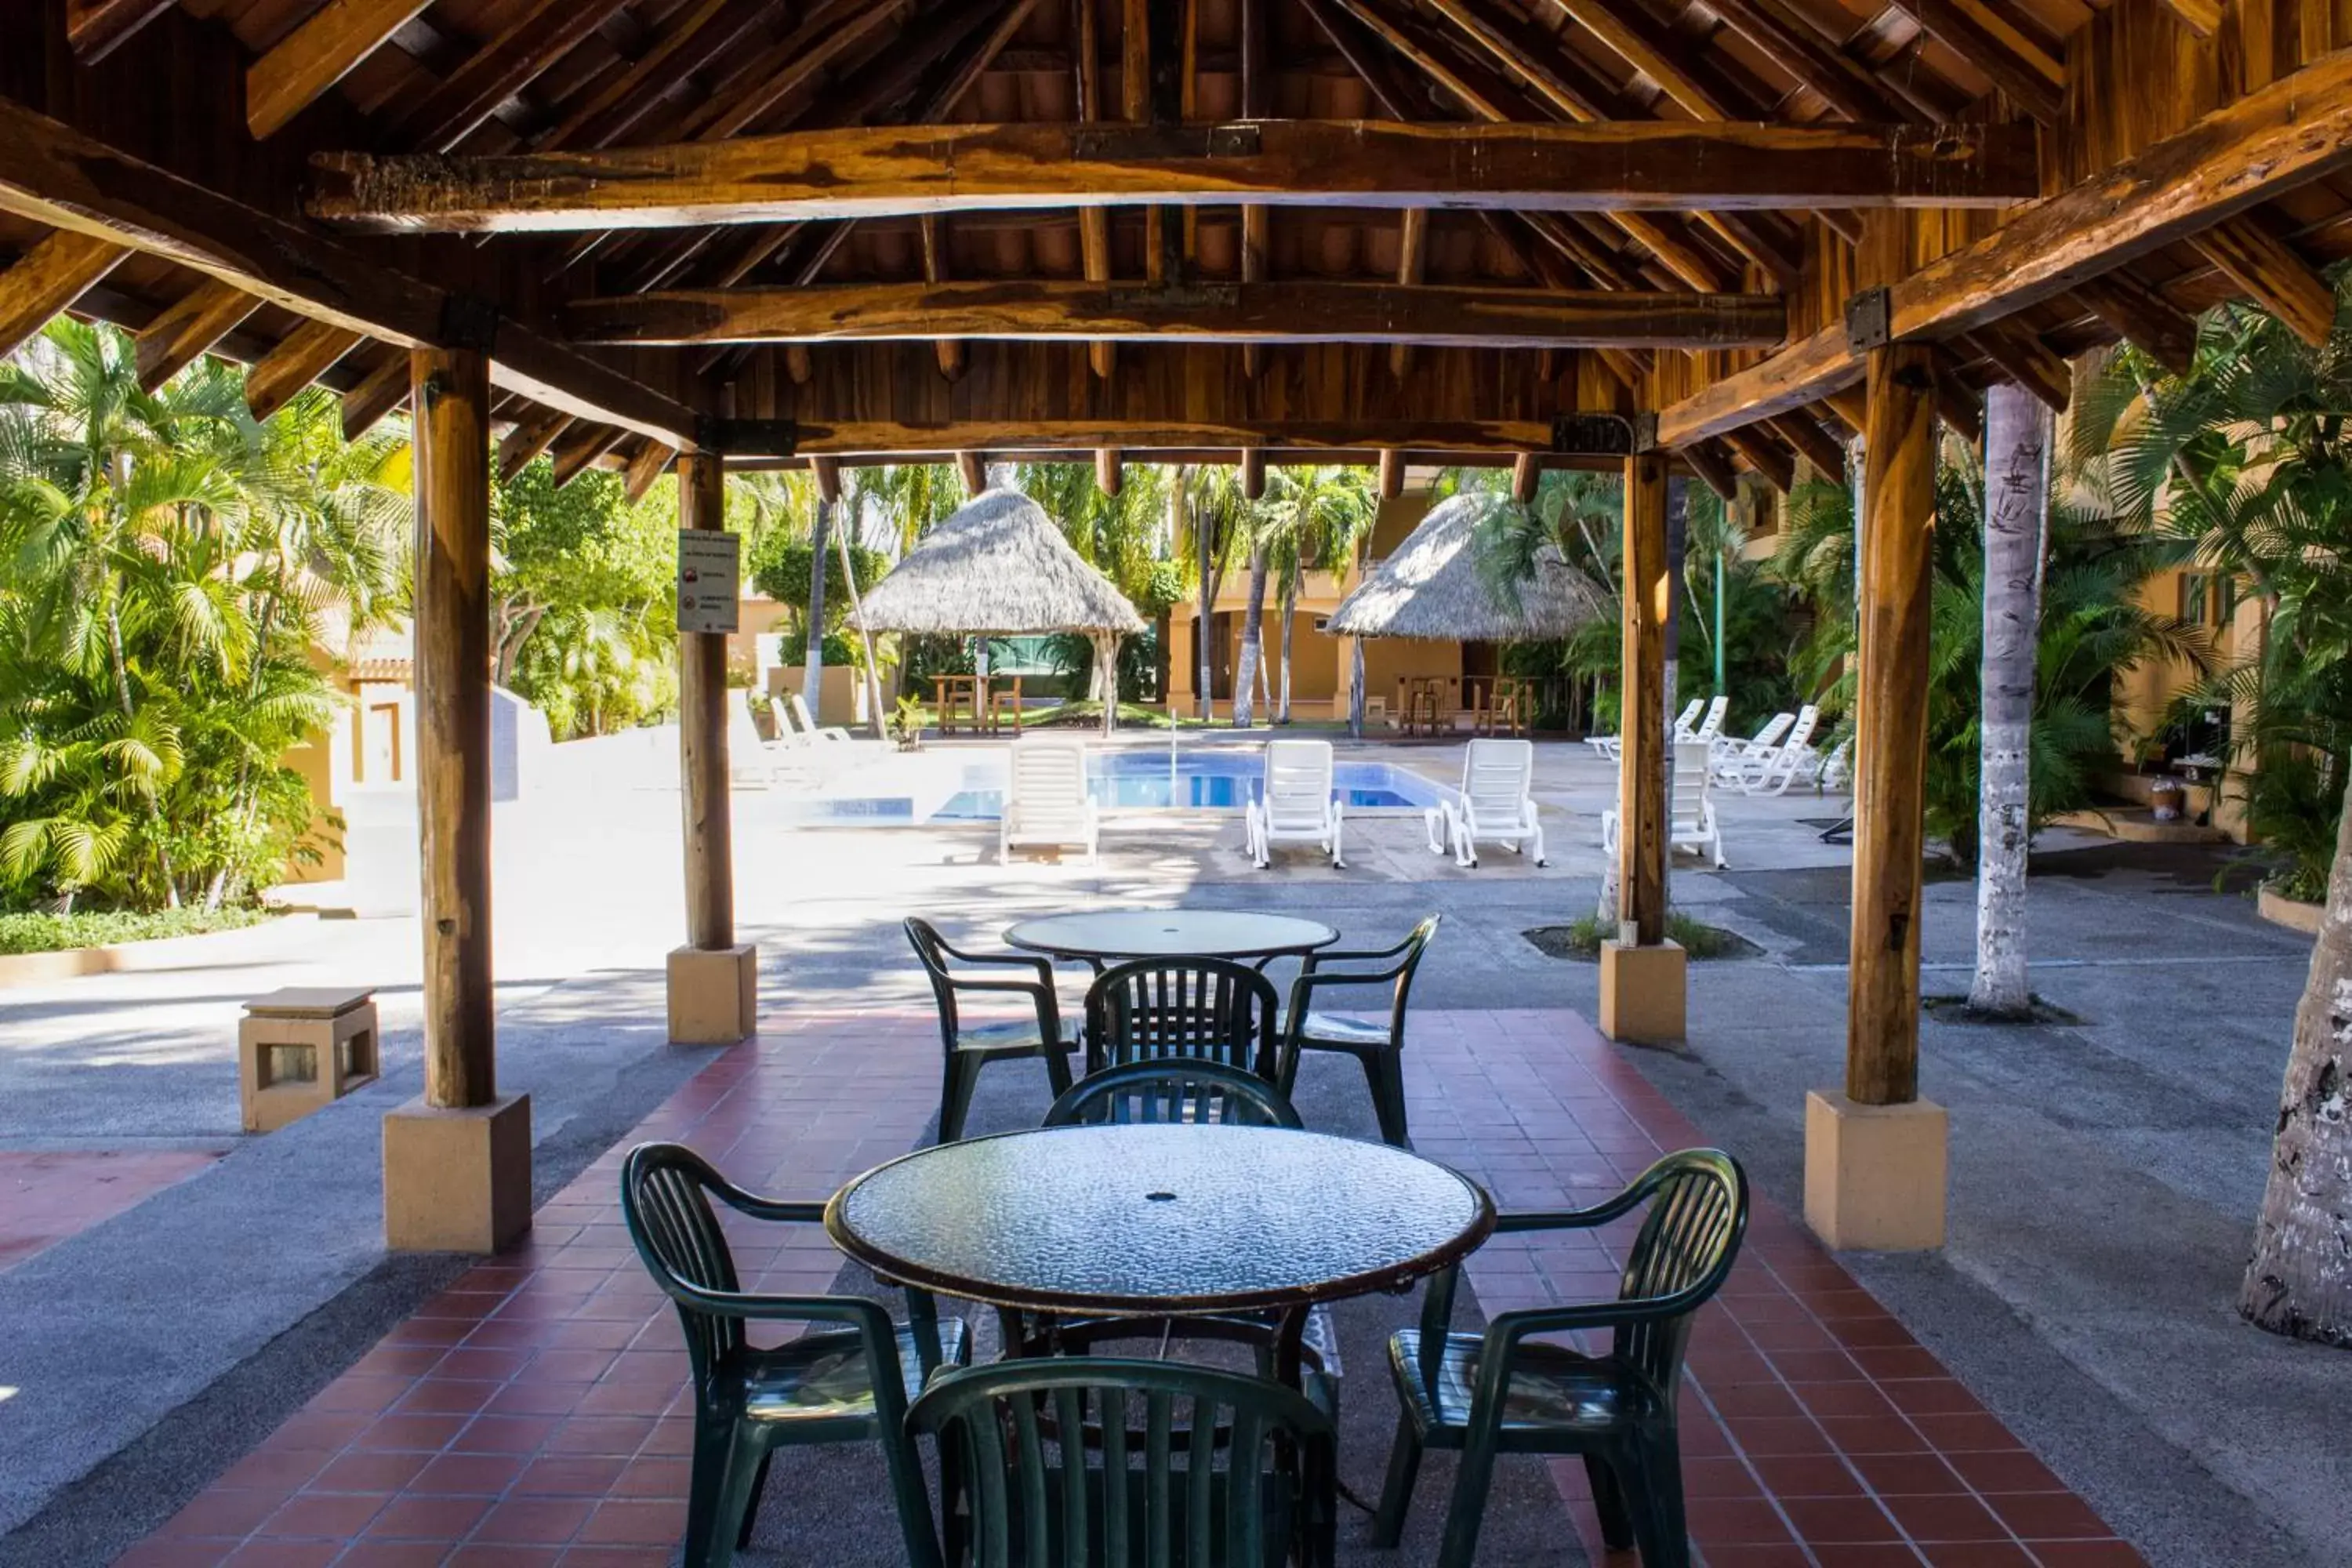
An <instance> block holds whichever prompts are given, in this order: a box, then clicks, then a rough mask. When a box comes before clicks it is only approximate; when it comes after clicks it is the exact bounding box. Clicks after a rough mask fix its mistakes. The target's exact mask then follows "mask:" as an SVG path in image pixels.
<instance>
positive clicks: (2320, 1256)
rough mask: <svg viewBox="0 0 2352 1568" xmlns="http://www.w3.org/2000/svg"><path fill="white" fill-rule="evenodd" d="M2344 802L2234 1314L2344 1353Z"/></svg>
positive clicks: (2351, 1231)
mask: <svg viewBox="0 0 2352 1568" xmlns="http://www.w3.org/2000/svg"><path fill="white" fill-rule="evenodd" d="M2347 995H2352V802H2347V805H2346V808H2345V811H2344V815H2343V819H2342V821H2341V822H2340V823H2339V824H2338V825H2337V826H2336V867H2335V870H2334V872H2333V874H2332V875H2330V876H2329V878H2328V879H2327V908H2326V913H2325V915H2324V916H2323V917H2322V918H2321V921H2320V925H2319V936H2318V938H2317V940H2316V941H2315V942H2313V944H2312V949H2311V973H2310V977H2309V978H2308V979H2307V980H2305V983H2304V987H2303V1004H2302V1005H2301V1006H2299V1007H2297V1008H2296V1009H2295V1015H2294V1049H2293V1051H2292V1053H2291V1054H2290V1055H2289V1056H2288V1058H2287V1063H2286V1083H2285V1087H2284V1090H2283V1092H2282V1093H2281V1095H2280V1099H2279V1115H2278V1133H2277V1137H2276V1139H2275V1141H2274V1142H2273V1144H2272V1152H2271V1175H2270V1185H2269V1188H2268V1190H2266V1191H2265V1192H2264V1193H2263V1208H2262V1215H2261V1217H2260V1218H2259V1219H2258V1220H2256V1222H2255V1225H2254V1256H2253V1260H2252V1262H2250V1263H2248V1264H2247V1265H2246V1280H2245V1285H2244V1287H2243V1289H2242V1291H2241V1292H2240V1295H2239V1298H2238V1310H2240V1311H2242V1312H2243V1313H2244V1314H2245V1315H2246V1318H2247V1319H2248V1321H2251V1322H2252V1323H2253V1324H2254V1326H2255V1327H2257V1328H2261V1329H2267V1330H2269V1331H2271V1332H2273V1333H2274V1334H2285V1335H2288V1336H2290V1337H2292V1338H2294V1339H2302V1340H2316V1341H2318V1342H2322V1343H2324V1344H2336V1345H2352V1113H2347V1105H2352V1008H2347V1006H2346V1005H2345V1000H2344V999H2345V998H2346V996H2347Z"/></svg>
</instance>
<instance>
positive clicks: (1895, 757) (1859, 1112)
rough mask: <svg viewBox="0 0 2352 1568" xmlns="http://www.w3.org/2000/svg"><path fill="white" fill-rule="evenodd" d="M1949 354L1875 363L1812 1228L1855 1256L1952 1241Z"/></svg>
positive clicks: (1809, 1199)
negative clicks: (1944, 366) (1939, 745)
mask: <svg viewBox="0 0 2352 1568" xmlns="http://www.w3.org/2000/svg"><path fill="white" fill-rule="evenodd" d="M1934 352H1935V351H1934V350H1932V349H1931V348H1929V347H1928V346H1927V345H1926V344H1918V343H1896V344H1894V345H1892V346H1889V347H1885V348H1879V349H1874V350H1872V351H1871V352H1870V354H1869V356H1868V360H1867V369H1866V375H1867V384H1868V388H1869V398H1870V408H1869V415H1868V423H1867V425H1866V426H1865V428H1864V436H1863V444H1864V479H1863V498H1864V499H1863V506H1864V514H1863V521H1862V578H1861V584H1860V595H1861V608H1860V615H1861V657H1860V677H1859V679H1858V681H1857V686H1856V692H1855V699H1854V707H1855V720H1856V735H1855V744H1854V757H1855V761H1854V792H1853V813H1854V829H1853V931H1852V935H1851V948H1850V957H1849V967H1848V971H1847V973H1848V979H1847V993H1846V1071H1845V1086H1844V1092H1843V1093H1838V1092H1836V1091H1834V1090H1822V1089H1817V1090H1815V1091H1813V1093H1812V1094H1811V1095H1810V1096H1809V1097H1808V1098H1807V1100H1806V1106H1805V1219H1806V1222H1807V1223H1808V1224H1810V1225H1811V1226H1812V1227H1813V1228H1814V1229H1815V1230H1816V1231H1817V1232H1819V1233H1820V1234H1821V1236H1822V1239H1823V1240H1825V1241H1827V1242H1828V1243H1829V1244H1830V1245H1831V1246H1832V1247H1874V1248H1890V1249H1912V1250H1917V1249H1922V1248H1932V1247H1940V1246H1942V1245H1943V1239H1944V1185H1945V1146H1946V1145H1945V1131H1946V1128H1945V1118H1944V1112H1943V1110H1942V1109H1941V1108H1940V1107H1937V1106H1935V1105H1932V1104H1929V1103H1928V1102H1927V1101H1925V1100H1920V1099H1919V917H1920V912H1921V909H1920V906H1921V881H1922V878H1921V865H1922V858H1923V852H1924V846H1923V842H1922V841H1923V839H1924V837H1925V833H1926V819H1925V807H1926V799H1927V623H1928V605H1929V599H1930V588H1931V579H1932V577H1933V575H1934V573H1933V570H1932V558H1933V551H1934V545H1935V525H1936V394H1935V362H1934V357H1933V356H1934Z"/></svg>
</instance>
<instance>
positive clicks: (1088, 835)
mask: <svg viewBox="0 0 2352 1568" xmlns="http://www.w3.org/2000/svg"><path fill="white" fill-rule="evenodd" d="M1101 816H1102V814H1101V812H1100V810H1099V809H1098V808H1097V806H1096V805H1095V803H1094V799H1093V797H1092V796H1090V795H1087V749H1086V747H1085V746H1083V745H1081V744H1079V743H1078V742H1074V741H1067V740H1063V739H1061V738H1059V737H1055V736H1046V737H1041V738H1038V739H1034V740H1024V741H1019V742H1014V744H1013V754H1012V758H1011V760H1010V761H1009V763H1007V765H1006V771H1005V777H1004V812H1003V816H1000V817H999V818H998V819H997V826H996V858H997V861H998V863H999V864H1000V865H1001V864H1004V863H1006V862H1008V861H1010V860H1011V858H1012V857H1013V850H1014V849H1015V848H1016V847H1021V846H1024V845H1035V844H1043V845H1069V844H1083V845H1085V846H1086V850H1087V865H1089V866H1093V865H1097V864H1099V863H1100V858H1101V843H1102V823H1101Z"/></svg>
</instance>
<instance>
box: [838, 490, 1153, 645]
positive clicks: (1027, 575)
mask: <svg viewBox="0 0 2352 1568" xmlns="http://www.w3.org/2000/svg"><path fill="white" fill-rule="evenodd" d="M853 618H854V619H855V620H856V623H857V624H858V625H859V626H862V627H863V628H864V629H865V630H866V631H870V632H924V633H949V634H955V633H963V632H987V633H992V634H996V635H1000V636H1017V635H1019V634H1022V633H1024V632H1067V631H1076V632H1108V633H1112V634H1114V635H1116V636H1119V637H1132V636H1134V635H1135V634H1136V633H1138V632H1140V631H1141V630H1143V617H1142V616H1139V615H1137V614H1136V613H1135V606H1134V605H1130V604H1129V603H1128V602H1127V599H1126V597H1125V596H1124V595H1121V594H1120V593H1119V591H1118V587H1117V586H1116V585H1114V584H1112V582H1111V580H1110V579H1109V578H1108V577H1106V576H1104V575H1103V574H1101V573H1099V572H1097V571H1096V570H1095V569H1094V568H1093V567H1092V566H1089V565H1087V563H1086V562H1085V561H1084V560H1082V559H1081V558H1080V557H1079V555H1078V552H1076V551H1075V550H1073V549H1071V548H1070V542H1069V541H1068V540H1066V539H1064V538H1063V537H1062V533H1061V531H1060V530H1059V529H1057V528H1055V526H1054V524H1053V521H1052V520H1051V519H1049V518H1048V517H1046V515H1045V509H1044V508H1042V507H1040V506H1039V505H1038V504H1037V503H1036V502H1035V501H1034V500H1030V499H1029V498H1028V497H1027V496H1025V495H1023V494H1022V493H1021V492H1020V491H1018V490H1005V489H992V490H983V491H982V492H981V493H980V494H979V495H976V496H974V497H972V498H971V500H969V501H967V502H965V503H964V504H963V505H962V506H961V507H959V508H958V509H957V510H956V511H955V514H954V515H953V516H951V517H950V518H949V519H948V520H947V521H945V522H943V523H941V524H940V526H939V527H937V528H935V529H933V530H932V531H930V532H929V534H927V535H925V536H924V538H923V541H922V542H921V543H919V544H918V545H916V546H915V548H914V549H912V550H911V551H908V552H907V558H906V559H905V560H903V561H901V562H899V563H898V565H897V566H895V567H893V568H891V571H890V574H889V575H888V576H887V577H885V578H883V579H882V581H881V582H880V583H878V584H875V586H874V589H873V591H872V592H870V593H868V594H867V595H866V602H865V605H864V606H863V607H862V610H861V612H860V613H859V614H858V615H857V616H855V617H853Z"/></svg>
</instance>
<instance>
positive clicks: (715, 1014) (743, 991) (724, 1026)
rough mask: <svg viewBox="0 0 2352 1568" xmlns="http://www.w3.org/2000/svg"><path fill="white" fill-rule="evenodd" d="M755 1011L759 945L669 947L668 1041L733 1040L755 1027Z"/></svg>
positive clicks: (757, 1011)
mask: <svg viewBox="0 0 2352 1568" xmlns="http://www.w3.org/2000/svg"><path fill="white" fill-rule="evenodd" d="M759 1016H760V950H759V948H758V947H757V946H755V945H753V944H752V943H751V942H743V943H741V944H740V945H738V946H735V947H719V948H699V947H679V948H673V949H671V950H670V955H669V1038H670V1044H672V1045H674V1046H731V1045H733V1044H734V1043H735V1042H736V1041H738V1040H748V1039H750V1038H751V1036H752V1035H753V1034H754V1033H756V1032H757V1031H758V1029H759Z"/></svg>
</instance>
